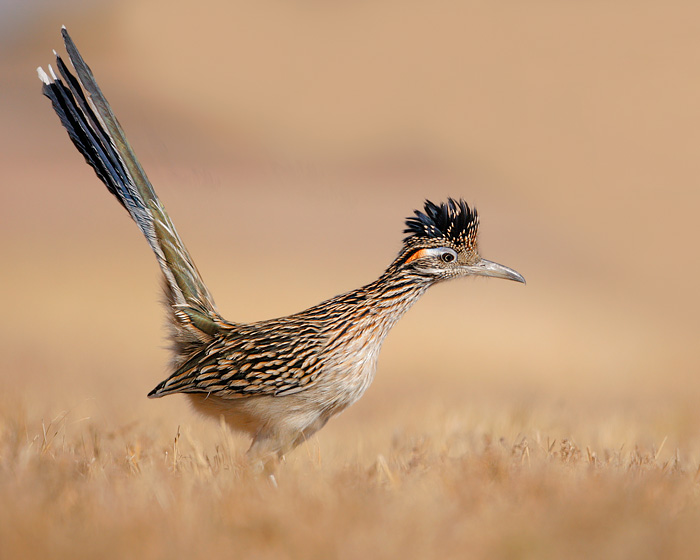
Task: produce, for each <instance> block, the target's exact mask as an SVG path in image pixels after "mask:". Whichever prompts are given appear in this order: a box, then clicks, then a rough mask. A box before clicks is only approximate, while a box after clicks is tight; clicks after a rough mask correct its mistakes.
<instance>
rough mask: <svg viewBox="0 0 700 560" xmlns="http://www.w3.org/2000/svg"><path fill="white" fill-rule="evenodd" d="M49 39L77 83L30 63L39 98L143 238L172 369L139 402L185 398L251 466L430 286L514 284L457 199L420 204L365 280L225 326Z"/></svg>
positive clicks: (325, 401) (106, 124) (151, 195)
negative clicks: (295, 308)
mask: <svg viewBox="0 0 700 560" xmlns="http://www.w3.org/2000/svg"><path fill="white" fill-rule="evenodd" d="M61 33H62V35H63V39H64V42H65V46H66V50H67V52H68V56H69V57H70V60H71V62H72V64H73V67H74V69H75V72H76V73H77V79H76V78H75V77H74V76H73V75H72V74H71V73H70V72H69V70H68V68H67V67H66V65H65V64H64V62H63V60H62V59H61V57H60V56H59V55H58V54H56V65H57V67H58V72H59V74H60V76H61V77H62V78H63V79H61V78H59V77H57V76H56V74H55V73H54V71H53V69H52V68H51V66H49V75H47V74H46V73H45V72H44V71H43V70H42V69H41V68H39V69H38V73H39V77H40V78H41V80H42V81H43V83H44V85H43V93H44V95H45V96H46V97H48V98H49V99H50V100H51V103H52V104H53V108H54V110H55V111H56V113H57V114H58V116H59V117H60V119H61V123H62V124H63V126H64V127H65V128H66V130H67V131H68V134H69V136H70V138H71V140H72V141H73V143H74V144H75V146H76V148H78V150H79V151H80V152H81V153H82V154H83V156H84V157H85V161H86V162H87V163H88V164H89V165H91V166H92V168H93V169H94V170H95V172H96V173H97V176H98V177H99V178H100V179H101V180H102V182H103V183H104V184H105V185H106V186H107V189H108V190H109V192H111V193H112V194H113V195H114V196H116V197H117V199H118V200H119V202H120V203H121V205H122V206H124V208H126V210H127V211H128V212H129V214H130V215H131V217H132V218H133V220H134V221H135V222H136V224H137V225H138V227H139V229H140V230H141V231H142V232H143V234H144V235H145V237H146V239H147V241H148V243H149V245H150V246H151V249H153V252H154V253H155V254H156V257H157V259H158V264H160V267H161V269H162V271H163V275H164V277H165V281H164V287H165V295H166V304H167V306H168V310H169V317H170V324H171V328H170V339H171V341H172V350H173V359H172V365H171V367H172V373H171V375H170V377H168V378H167V379H166V380H165V381H163V382H162V383H160V384H159V385H158V386H157V387H156V388H155V389H153V391H151V392H150V393H149V394H148V396H149V397H151V398H155V397H162V396H165V395H170V394H173V393H187V395H188V396H189V398H190V400H191V401H192V404H193V405H194V407H195V408H196V409H197V410H199V411H201V412H203V413H205V414H209V415H212V416H214V417H223V418H224V419H225V421H226V422H227V423H228V424H229V425H230V426H231V427H232V428H233V429H234V430H238V431H242V432H245V433H247V434H249V435H250V436H251V437H252V439H253V443H252V445H251V451H252V452H253V454H254V456H256V457H258V456H259V457H261V458H262V460H263V461H267V460H269V458H271V457H281V456H282V455H283V454H284V453H286V452H287V451H290V450H291V449H293V448H294V447H295V446H297V445H298V444H299V443H300V442H302V441H303V440H304V439H305V438H307V437H309V436H310V435H311V434H313V433H314V432H316V431H317V430H319V429H320V428H322V427H323V426H324V425H325V424H326V422H327V421H328V419H329V418H331V416H333V415H335V414H338V413H339V412H341V411H342V410H344V409H345V408H347V407H348V406H349V405H351V404H352V403H354V402H355V401H356V400H357V399H359V398H360V397H361V396H362V394H363V393H364V392H365V390H366V389H367V387H368V386H369V384H370V383H371V382H372V379H373V377H374V372H375V369H376V365H377V357H378V355H379V349H380V347H381V345H382V342H383V341H384V338H385V337H386V335H387V333H388V332H389V329H390V328H391V327H392V326H393V325H394V323H396V321H397V320H398V319H399V318H400V317H401V316H402V315H403V314H404V313H405V312H406V311H407V310H408V308H409V307H411V305H413V303H415V302H416V300H417V299H418V298H419V297H420V296H421V295H422V294H423V293H424V292H425V291H426V290H427V289H428V288H429V287H430V286H432V285H433V284H435V283H437V282H441V281H443V280H449V279H451V278H458V277H461V276H470V275H479V276H493V277H496V278H505V279H508V280H515V281H517V282H525V280H524V278H523V277H522V276H521V275H520V274H518V273H517V272H515V271H514V270H512V269H510V268H507V267H505V266H502V265H500V264H496V263H493V262H490V261H487V260H484V259H482V258H481V257H480V256H479V254H478V252H477V229H478V225H479V222H478V218H477V214H476V211H475V210H474V209H472V208H469V206H467V204H466V203H465V202H464V201H463V200H459V201H456V200H453V199H451V198H450V199H448V200H447V202H446V203H442V204H433V203H432V202H429V201H426V203H425V206H424V209H423V210H422V211H418V210H416V211H415V213H414V214H415V215H414V216H411V217H409V218H408V219H407V220H406V229H405V230H404V233H406V234H408V235H407V236H406V237H405V239H404V240H403V247H402V248H401V250H400V251H399V255H398V257H396V259H395V260H394V262H392V263H391V264H390V265H389V268H387V269H386V271H384V273H383V274H382V275H381V276H380V277H379V278H378V279H377V280H375V281H374V282H372V283H370V284H368V285H366V286H363V287H362V288H358V289H357V290H353V291H351V292H348V293H346V294H342V295H339V296H337V297H334V298H332V299H329V300H328V301H324V302H322V303H320V304H318V305H316V306H314V307H312V308H310V309H307V310H306V311H302V312H300V313H296V314H294V315H290V316H288V317H281V318H279V319H272V320H268V321H260V322H258V323H252V324H243V323H233V322H229V321H227V320H225V319H224V318H223V317H222V316H221V315H219V313H218V311H217V310H216V306H215V305H214V300H213V299H212V297H211V295H210V294H209V290H207V287H206V286H205V285H204V282H203V280H202V278H201V276H200V275H199V272H198V271H197V267H196V266H195V264H194V262H193V260H192V258H191V257H190V254H189V253H188V252H187V249H186V248H185V245H184V244H183V243H182V241H181V240H180V237H179V235H178V234H177V231H176V230H175V227H174V226H173V223H172V222H171V220H170V217H169V216H168V214H167V212H166V211H165V208H164V207H163V204H162V203H161V201H160V200H159V199H158V197H157V195H156V193H155V191H154V190H153V187H152V186H151V183H150V182H149V180H148V178H147V177H146V174H145V173H144V171H143V169H142V168H141V165H140V164H139V162H138V160H137V159H136V156H135V154H134V152H133V151H132V149H131V146H130V145H129V143H128V141H127V139H126V137H125V136H124V132H123V130H122V128H121V126H120V125H119V122H118V121H117V119H116V117H115V116H114V113H113V112H112V109H111V107H110V105H109V103H108V102H107V100H106V99H105V97H104V96H103V95H102V92H101V91H100V88H99V87H98V85H97V83H96V81H95V79H94V77H93V75H92V72H91V71H90V68H89V67H88V66H87V65H86V64H85V62H84V60H83V58H82V56H81V55H80V53H79V52H78V49H77V48H76V46H75V44H74V43H73V41H72V40H71V38H70V36H69V35H68V32H67V31H66V29H65V28H63V29H62V31H61ZM54 54H55V53H54ZM83 90H85V91H86V92H87V96H86V95H85V92H84V91H83ZM266 458H267V459H266Z"/></svg>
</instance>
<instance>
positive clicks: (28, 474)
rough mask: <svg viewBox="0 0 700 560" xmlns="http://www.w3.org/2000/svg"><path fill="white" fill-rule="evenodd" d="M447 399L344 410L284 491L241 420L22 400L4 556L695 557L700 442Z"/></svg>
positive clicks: (287, 471) (5, 458) (6, 474)
mask: <svg viewBox="0 0 700 560" xmlns="http://www.w3.org/2000/svg"><path fill="white" fill-rule="evenodd" d="M433 404H435V403H433ZM439 408H440V407H438V406H437V405H436V404H435V406H432V407H430V406H427V405H426V406H425V407H418V409H415V407H414V410H413V413H412V414H411V415H408V414H407V409H405V410H403V411H402V410H398V411H397V412H396V413H395V414H394V415H393V416H391V415H386V414H385V415H384V416H381V417H380V418H379V420H378V421H377V419H376V418H375V419H374V420H373V421H372V422H375V425H374V426H373V427H372V426H371V422H370V421H367V422H362V421H359V420H358V419H357V418H354V419H352V418H351V419H349V421H346V422H339V425H338V426H336V427H335V428H333V427H329V428H328V429H327V433H326V434H324V436H322V440H321V441H320V442H319V441H318V440H313V441H311V442H308V443H307V444H306V445H305V446H303V447H301V448H300V449H299V450H298V451H297V452H296V453H295V454H293V455H292V456H291V457H290V458H289V460H288V462H287V464H286V465H284V467H283V469H282V471H281V473H280V475H279V487H278V488H276V489H275V488H273V487H271V485H270V484H269V483H268V481H267V480H265V479H263V478H260V477H258V476H256V475H254V474H252V473H251V472H249V470H248V468H247V465H246V460H245V443H244V442H243V441H241V440H238V439H236V438H233V437H231V436H230V435H229V434H228V433H227V432H226V430H225V428H220V429H217V428H216V426H215V425H211V424H202V426H199V427H198V428H197V431H198V433H197V434H194V433H193V430H192V428H191V427H184V426H183V427H182V428H178V429H177V432H176V433H173V432H172V431H171V432H170V433H168V429H166V428H155V427H153V426H149V425H147V424H146V423H136V424H134V423H132V424H131V425H119V426H116V427H113V428H110V429H108V428H106V427H105V426H102V425H99V424H98V423H96V422H94V421H92V420H90V419H86V420H82V421H80V420H79V419H76V418H75V417H74V414H73V413H64V414H61V415H59V416H58V417H57V418H54V419H53V420H51V421H44V422H38V421H37V419H36V418H27V417H26V414H25V413H23V412H22V411H21V410H17V409H16V407H14V409H13V407H7V406H6V407H4V412H3V415H2V417H1V419H0V480H1V482H0V502H1V503H2V504H4V507H3V508H0V543H2V545H1V548H0V553H1V554H0V556H2V557H3V558H18V557H23V558H38V557H43V558H45V557H52V558H63V557H66V558H68V557H70V558H95V557H102V558H123V557H137V558H163V557H192V556H194V557H211V556H213V555H215V556H218V557H221V556H222V555H223V556H226V555H227V554H229V555H230V556H231V557H254V558H369V557H371V558H398V557H407V558H483V557H489V558H592V557H600V558H632V557H634V558H682V557H689V558H690V557H694V551H696V550H697V547H698V546H700V539H699V538H698V536H697V535H698V534H697V526H698V523H700V497H699V496H698V489H699V488H700V487H699V486H698V482H699V480H698V478H699V477H698V464H697V462H696V461H695V460H693V459H689V458H688V457H692V455H693V453H695V454H697V453H698V452H699V451H700V440H696V441H694V442H689V443H688V445H689V447H690V449H677V448H673V447H671V446H670V445H669V440H670V439H673V438H661V439H659V441H657V442H655V443H653V444H651V445H649V446H648V447H643V446H640V445H638V444H635V442H634V441H624V440H622V439H619V440H617V441H616V443H615V445H614V446H604V445H603V444H602V443H601V442H604V441H607V442H611V441H614V438H615V437H616V436H618V437H619V436H620V435H621V434H622V433H623V432H625V430H627V429H629V428H631V426H629V425H627V424H625V421H620V419H619V418H618V420H617V421H615V420H614V419H612V418H610V417H608V418H604V417H603V418H601V417H598V418H596V417H592V418H590V419H588V420H585V419H584V418H583V417H577V416H576V414H577V413H576V412H572V413H571V414H573V415H574V418H575V421H574V423H575V424H576V427H575V428H574V430H573V431H574V433H577V434H581V437H586V438H588V441H586V440H581V441H578V440H576V439H575V438H574V437H568V438H565V437H564V438H561V437H556V436H555V435H547V434H544V433H541V432H539V431H538V430H537V426H538V425H544V426H546V425H552V424H554V423H557V422H559V421H560V420H561V418H562V416H563V415H566V414H567V413H566V411H565V410H561V409H557V408H556V407H550V408H549V409H546V408H545V409H544V410H543V409H542V407H538V411H537V412H535V411H534V410H529V411H527V412H526V413H524V412H523V410H522V408H519V407H518V406H513V405H507V404H505V401H504V405H503V406H502V407H501V408H498V407H497V406H490V407H489V408H491V412H488V411H486V410H485V409H478V410H476V409H475V410H472V411H470V412H461V413H458V412H455V411H454V410H452V411H451V412H445V411H443V412H438V410H439ZM571 414H570V415H569V416H571ZM399 422H402V423H399ZM569 422H571V418H569ZM578 422H580V423H578ZM407 426H408V427H407ZM611 426H612V428H611ZM372 428H374V429H372ZM392 430H393V431H392ZM396 430H398V431H396ZM652 431H653V430H652ZM639 439H644V438H643V437H640V438H639ZM594 442H595V443H594ZM596 445H600V446H596ZM684 457H686V459H684Z"/></svg>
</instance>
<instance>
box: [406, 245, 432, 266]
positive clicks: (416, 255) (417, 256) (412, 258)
mask: <svg viewBox="0 0 700 560" xmlns="http://www.w3.org/2000/svg"><path fill="white" fill-rule="evenodd" d="M427 253H428V250H427V249H419V250H418V251H416V252H415V253H413V254H412V255H411V256H410V257H408V259H406V264H408V263H410V262H413V261H415V260H416V259H420V258H421V257H424V256H425V255H426V254H427Z"/></svg>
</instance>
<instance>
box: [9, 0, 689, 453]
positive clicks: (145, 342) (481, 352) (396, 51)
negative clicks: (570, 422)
mask: <svg viewBox="0 0 700 560" xmlns="http://www.w3.org/2000/svg"><path fill="white" fill-rule="evenodd" d="M21 4H22V3H20V2H17V3H16V4H15V3H12V2H7V1H4V2H2V3H0V10H1V12H0V20H1V23H0V30H1V31H2V33H0V37H2V38H1V39H0V50H1V51H2V52H1V58H0V76H1V77H0V99H1V102H0V122H1V123H2V125H1V126H0V154H2V156H1V157H2V164H1V166H0V236H1V237H0V239H2V241H1V242H0V254H1V255H2V274H1V276H0V282H1V286H2V293H3V295H4V297H3V304H2V305H3V313H2V317H3V321H2V323H1V324H0V355H1V356H2V362H1V363H2V366H0V383H1V384H2V391H1V393H2V397H0V401H2V402H3V403H4V405H3V406H19V407H21V408H23V409H25V410H26V414H27V416H28V417H29V418H30V419H38V418H51V417H53V416H55V415H56V414H58V413H60V412H61V411H64V410H71V411H75V417H76V418H81V417H83V416H89V417H91V418H93V419H94V421H96V422H103V423H105V424H119V423H128V422H149V421H153V422H161V423H165V424H167V425H169V426H170V425H172V426H173V430H174V426H176V425H177V424H178V423H185V424H196V423H197V422H199V420H197V419H196V418H195V417H194V415H193V414H191V413H190V412H189V411H188V410H187V406H186V403H185V402H184V399H181V398H179V397H170V398H167V399H163V400H159V401H148V400H147V399H146V397H145V395H146V393H147V392H148V391H149V390H150V389H152V388H153V386H155V385H156V384H157V383H158V382H159V381H160V380H161V379H162V378H163V377H164V376H165V375H166V363H167V352H166V350H164V349H163V346H164V338H163V329H162V324H163V312H162V310H161V308H160V306H159V304H158V299H159V297H160V291H159V272H158V269H157V266H156V263H155V259H154V258H153V256H152V254H151V253H150V251H149V249H148V247H147V245H146V243H145V242H144V240H143V239H141V238H140V233H139V232H138V230H137V228H136V227H135V226H134V225H133V224H132V223H130V222H129V220H128V216H127V215H126V213H125V212H124V211H123V210H122V209H121V208H120V207H119V205H118V204H117V203H116V201H115V200H113V199H111V198H110V196H109V195H108V193H107V192H106V190H105V189H104V187H103V186H102V185H101V184H100V183H99V181H98V179H97V178H96V177H95V175H94V174H93V172H92V170H91V169H89V168H88V167H87V166H86V165H85V164H84V163H83V162H82V158H81V156H80V155H79V154H78V153H77V152H76V151H75V150H74V148H73V146H72V145H71V144H70V142H69V141H68V138H67V136H66V134H65V132H64V131H63V130H62V128H61V127H60V125H59V122H58V119H57V118H56V117H55V115H54V114H53V112H52V111H51V108H50V104H49V102H48V100H46V99H44V98H42V96H41V93H40V83H39V81H38V80H37V78H36V72H35V68H36V67H37V66H39V65H42V66H45V65H46V64H47V63H49V62H52V58H53V57H52V55H51V49H54V48H55V49H56V50H57V51H59V52H63V47H62V44H61V39H60V34H59V30H60V26H61V25H62V24H65V25H66V26H67V27H68V29H69V31H70V32H71V34H72V36H73V38H74V39H75V41H76V43H77V45H78V47H79V48H80V49H81V51H82V53H83V55H84V56H85V58H86V60H87V61H88V63H89V64H90V66H91V67H92V69H93V70H94V72H95V75H96V77H97V79H98V81H99V82H100V84H101V86H102V89H103V90H104V92H105V93H106V95H107V97H108V99H109V100H110V101H111V103H112V105H113V107H114V109H115V111H116V113H117V115H118V116H119V119H120V120H121V123H122V125H123V126H124V128H125V130H126V132H127V134H128V136H129V138H130V140H131V142H132V144H133V146H134V147H135V149H136V152H137V153H138V155H139V157H140V158H141V161H142V163H143V165H144V167H145V168H146V170H147V172H148V174H149V176H150V178H151V180H152V182H153V183H154V185H155V186H156V189H157V190H158V191H159V193H160V195H161V197H162V199H163V200H164V202H165V204H166V206H167V207H168V209H169V211H170V213H171V216H172V217H173V220H174V221H175V223H176V225H177V226H178V229H179V231H180V234H181V235H182V237H183V238H184V240H185V242H186V243H187V245H188V248H189V249H190V252H191V253H192V254H193V255H194V257H195V260H196V261H197V264H198V266H199V268H200V270H201V271H202V273H203V275H204V277H205V279H206V280H207V282H208V284H209V287H210V289H211V291H212V292H213V294H214V296H215V298H216V300H217V303H218V305H219V307H220V309H221V311H222V312H223V314H224V316H225V317H227V318H228V319H230V320H239V321H253V320H258V319H264V318H269V317H273V316H278V315H284V314H288V313H291V312H294V311H297V310H301V309H303V308H305V307H308V306H310V305H313V304H315V303H317V302H319V301H321V300H322V299H326V298H328V297H331V296H333V295H335V294H337V293H340V292H342V291H346V290H349V289H352V288H354V287H357V286H359V285H361V284H364V283H367V282H369V281H371V280H373V279H374V278H375V277H376V276H377V275H378V274H380V273H381V271H382V270H383V269H384V267H385V266H386V265H388V264H389V263H390V262H391V260H392V259H393V257H394V256H395V254H396V252H397V250H398V248H399V247H400V243H401V239H402V237H403V235H402V229H403V220H404V218H405V217H406V216H408V215H409V214H410V213H411V211H412V210H413V209H414V208H417V207H419V206H420V205H421V204H422V201H423V199H425V198H430V199H433V200H443V199H445V197H447V196H454V197H464V198H465V199H466V200H467V201H468V202H470V203H471V204H474V205H475V206H476V207H477V208H478V209H479V212H480V215H481V223H482V227H481V250H482V254H483V255H484V256H485V257H486V258H489V259H492V260H495V261H497V262H501V263H503V264H506V265H508V266H511V267H513V268H515V269H516V270H518V271H519V272H521V273H522V274H523V275H524V276H525V277H526V278H527V280H528V284H527V286H521V285H517V284H515V283H508V282H502V281H496V280H491V281H486V280H475V281H461V282H454V283H450V284H446V285H442V286H439V287H437V288H434V289H433V290H432V291H431V292H429V293H428V294H427V295H426V296H425V297H424V298H423V300H421V301H420V302H419V303H418V304H417V305H416V307H415V308H414V309H413V310H412V311H411V312H410V313H409V314H408V315H407V316H406V317H405V318H404V319H403V320H402V322H400V323H399V324H398V326H397V327H396V328H395V330H394V331H393V332H392V334H391V335H390V336H389V338H388V340H387V342H386V344H385V346H384V350H383V353H382V357H381V359H380V369H379V372H378V375H377V379H376V381H375V384H374V385H373V387H372V388H371V389H370V391H369V392H368V394H367V395H366V397H365V399H363V401H361V402H360V403H358V405H356V406H355V407H353V408H352V409H350V410H349V411H348V412H346V413H345V414H344V415H343V416H342V417H341V418H339V419H338V420H337V421H334V422H333V423H331V425H330V426H329V428H327V429H326V430H325V432H326V434H324V435H323V436H322V437H333V434H334V433H335V432H334V430H339V429H343V426H345V428H346V429H351V428H352V427H353V426H354V425H356V424H357V423H358V422H361V421H363V420H367V419H374V420H373V421H375V422H381V421H382V420H381V417H382V414H384V412H385V411H387V410H389V411H394V410H404V411H418V412H417V413H418V414H420V410H421V409H420V408H414V407H416V406H419V404H418V403H420V402H421V401H423V400H424V401H427V402H429V403H431V404H430V406H433V407H436V408H442V409H443V410H447V411H449V410H465V409H470V408H472V407H479V406H485V404H484V403H489V402H496V401H503V400H506V401H508V402H510V403H512V405H513V406H514V407H521V408H522V409H523V410H527V409H529V408H534V407H537V406H538V403H542V402H547V403H549V404H551V403H555V405H556V406H561V408H562V410H565V411H566V410H574V409H579V410H580V411H583V414H588V413H591V414H593V413H596V412H598V411H603V412H604V413H605V414H606V415H611V416H614V414H616V413H618V412H619V413H620V414H624V415H626V417H627V418H631V419H633V420H634V421H638V422H639V423H640V424H644V423H645V422H647V421H648V418H649V416H650V415H653V416H654V417H655V422H657V424H658V419H659V418H664V417H666V416H668V417H669V418H671V420H669V425H672V426H673V428H672V429H673V430H675V433H672V434H671V437H672V438H673V439H674V440H675V441H676V442H681V443H682V439H683V437H691V436H693V435H697V432H698V430H697V428H696V424H695V423H694V422H686V423H683V422H681V421H679V420H678V418H682V417H684V415H690V416H691V417H693V418H695V417H694V416H693V409H694V407H695V403H696V402H697V399H698V397H699V396H700V379H698V374H699V373H700V371H699V366H700V353H699V351H698V348H697V338H698V327H699V325H698V321H699V320H698V312H699V311H700V309H699V308H700V306H699V303H700V295H699V294H698V290H697V284H698V277H699V276H700V258H699V257H698V250H697V243H698V241H699V240H700V237H699V235H698V233H699V232H700V228H699V227H698V210H699V208H700V189H698V177H700V163H699V162H700V160H699V159H698V156H697V153H698V149H699V147H700V24H698V22H699V21H700V8H699V7H698V5H697V4H696V3H694V2H681V1H676V2H651V1H644V0H634V1H631V0H630V1H612V2H585V3H581V2H564V1H554V0H549V1H548V0H537V1H532V2H476V1H469V2H460V1H454V2H450V1H436V2H419V1H412V0H408V1H407V0H401V1H399V0H394V1H392V0H379V1H374V2H319V1H311V0H304V1H273V0H262V1H255V2H245V1H233V2H217V1H214V0H202V1H200V2H197V3H186V4H185V3H177V2H174V3H173V2H164V1H161V0H151V1H146V2H143V1H136V0H133V1H128V0H127V1H114V2H102V3H100V2H93V3H90V4H89V5H87V6H86V5H83V4H82V3H80V2H77V1H75V2H70V1H67V0H63V1H59V2H45V4H44V5H43V6H41V5H37V4H35V5H34V7H33V8H32V9H31V10H30V9H29V8H27V7H25V6H24V5H21ZM377 418H379V419H377ZM387 421H388V422H391V421H394V422H396V424H397V425H400V424H401V422H402V421H401V419H397V420H387ZM210 425H211V424H205V423H202V430H207V429H208V428H206V427H205V426H210ZM334 426H335V427H334ZM662 426H663V423H662ZM679 426H684V428H682V429H681V428H679ZM550 428H551V427H550ZM358 437H359V436H358Z"/></svg>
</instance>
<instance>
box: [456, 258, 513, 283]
mask: <svg viewBox="0 0 700 560" xmlns="http://www.w3.org/2000/svg"><path fill="white" fill-rule="evenodd" d="M467 268H468V269H469V273H470V274H474V275H476V276H491V277H492V278H503V279H505V280H514V281H515V282H522V283H523V284H525V278H523V276H522V275H521V274H519V273H518V272H516V271H515V270H513V269H512V268H508V267H507V266H503V265H502V264H498V263H495V262H491V261H487V260H486V259H481V260H480V261H479V262H478V263H476V264H474V265H472V266H469V267H467Z"/></svg>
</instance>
